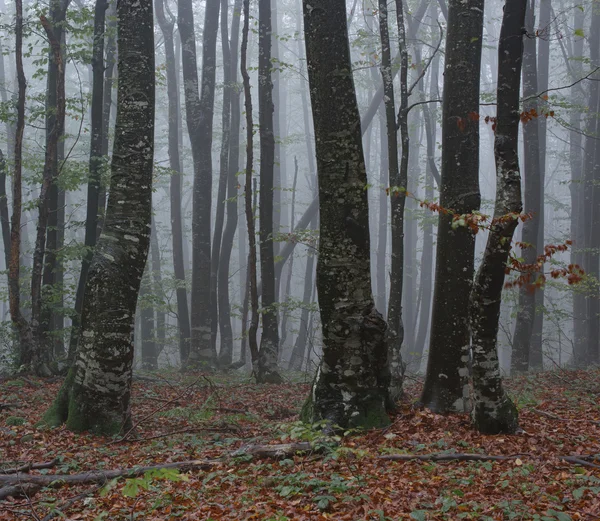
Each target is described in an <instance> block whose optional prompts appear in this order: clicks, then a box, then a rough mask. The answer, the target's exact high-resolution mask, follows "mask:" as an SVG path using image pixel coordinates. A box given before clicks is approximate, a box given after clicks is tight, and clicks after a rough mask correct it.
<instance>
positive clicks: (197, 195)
mask: <svg viewBox="0 0 600 521" xmlns="http://www.w3.org/2000/svg"><path fill="white" fill-rule="evenodd" d="M219 8H220V0H208V1H207V3H206V9H205V17H204V31H203V34H202V84H201V91H199V89H198V71H197V65H196V38H195V31H194V10H193V7H192V0H180V1H179V2H178V22H177V27H178V28H179V33H180V36H181V60H182V70H183V85H184V93H185V107H186V116H187V125H188V132H189V135H190V142H191V146H192V156H193V160H194V192H193V194H194V202H193V204H194V206H193V212H192V256H193V262H192V307H191V345H190V353H189V357H188V360H187V361H184V365H185V366H186V367H188V368H190V369H199V368H209V369H210V368H212V367H214V366H215V364H216V356H217V354H216V351H215V349H214V346H213V345H212V344H211V298H210V283H211V282H210V281H211V276H210V274H211V260H210V259H211V240H210V231H211V230H210V222H211V201H212V128H213V112H214V99H215V67H216V63H215V62H216V47H217V32H218V27H219Z"/></svg>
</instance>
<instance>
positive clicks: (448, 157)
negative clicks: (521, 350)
mask: <svg viewBox="0 0 600 521" xmlns="http://www.w3.org/2000/svg"><path fill="white" fill-rule="evenodd" d="M482 29H483V0H466V1H463V0H450V2H449V8H448V35H447V37H446V62H445V71H444V102H443V109H442V110H443V123H442V175H441V186H440V204H441V206H442V207H443V208H445V209H447V210H448V211H450V212H452V213H454V214H458V215H463V214H469V213H472V212H473V211H476V210H478V209H479V205H480V200H481V196H480V193H479V118H478V115H479V77H480V64H481V38H482ZM452 213H449V214H447V213H444V212H442V213H440V216H439V225H438V243H437V255H436V269H435V285H434V297H433V298H434V300H433V312H432V326H431V339H430V345H429V360H428V364H427V374H426V378H425V386H424V389H423V394H422V396H421V400H422V402H423V403H424V405H425V406H426V407H428V408H429V409H431V410H433V411H435V412H448V411H455V412H466V411H468V410H469V409H470V404H469V387H468V382H467V377H468V361H469V343H470V338H469V320H468V308H469V294H470V292H471V284H472V280H473V275H474V255H475V236H474V235H473V232H472V231H471V230H470V229H469V228H468V227H466V226H460V225H459V226H456V223H454V221H453V216H452Z"/></svg>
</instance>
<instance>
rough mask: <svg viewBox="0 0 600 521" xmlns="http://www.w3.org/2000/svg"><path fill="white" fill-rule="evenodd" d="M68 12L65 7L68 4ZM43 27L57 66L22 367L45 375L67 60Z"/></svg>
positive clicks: (51, 80) (52, 70) (56, 16)
mask: <svg viewBox="0 0 600 521" xmlns="http://www.w3.org/2000/svg"><path fill="white" fill-rule="evenodd" d="M61 8H62V6H60V5H58V4H55V5H54V6H53V9H57V10H58V11H56V12H53V14H52V18H53V20H54V21H57V22H58V21H60V20H62V19H64V12H62V13H61V11H60V10H61ZM65 11H66V6H65ZM40 20H41V22H42V26H43V27H44V30H45V31H46V35H47V37H48V40H49V43H50V53H51V56H52V60H53V61H54V64H55V67H53V66H49V75H48V96H47V98H48V103H47V108H48V109H49V110H53V112H54V115H53V116H50V115H49V116H48V117H47V120H46V124H47V130H46V132H47V135H46V151H45V156H44V171H43V174H42V186H41V189H40V195H39V199H38V223H37V230H36V241H35V249H34V252H33V264H32V269H31V325H30V326H28V327H31V339H32V341H31V342H29V343H28V344H27V346H22V350H21V364H20V365H21V366H24V367H25V368H27V369H28V370H30V371H32V372H34V373H36V374H38V375H42V376H47V375H49V374H50V369H49V367H48V363H49V362H50V346H49V345H48V341H47V338H46V335H45V329H46V327H47V324H43V322H42V320H43V319H44V318H46V320H49V317H48V316H46V317H44V313H43V302H42V279H43V272H44V259H45V256H46V233H47V231H48V220H49V213H50V211H49V210H50V208H49V206H50V198H49V191H50V187H51V185H52V184H53V183H55V181H56V175H57V173H58V141H59V139H60V138H61V137H62V135H63V133H64V125H65V77H64V63H63V60H62V56H61V50H60V36H57V35H56V34H55V32H54V30H53V27H52V25H51V23H50V21H48V19H47V18H46V17H45V16H43V15H42V16H41V17H40ZM56 195H57V197H56V200H55V202H56V204H57V206H58V191H57V192H56ZM45 326H46V327H45Z"/></svg>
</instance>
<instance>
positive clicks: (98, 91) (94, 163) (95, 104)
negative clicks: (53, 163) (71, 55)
mask: <svg viewBox="0 0 600 521" xmlns="http://www.w3.org/2000/svg"><path fill="white" fill-rule="evenodd" d="M107 9H108V3H107V1H106V0H96V7H95V10H94V44H93V48H92V103H91V121H90V129H91V132H90V161H89V172H90V174H89V181H88V187H87V206H86V219H85V239H84V245H85V250H84V255H83V259H82V260H81V271H80V273H79V282H78V283H77V293H76V294H75V313H74V315H73V317H72V324H71V339H70V344H69V356H68V358H69V360H70V361H72V360H74V358H75V354H76V351H77V343H78V341H79V335H80V333H81V331H80V326H81V309H82V306H83V294H84V291H85V284H86V281H87V275H88V272H89V269H90V262H91V261H92V257H93V254H94V248H95V246H96V241H97V239H98V236H99V231H98V226H99V225H98V220H99V219H98V213H99V212H100V211H102V213H103V214H104V207H102V208H100V206H99V205H100V191H101V184H102V179H101V177H102V169H103V166H104V154H103V152H104V150H103V149H104V145H105V141H107V140H108V137H107V134H106V133H105V131H106V132H108V125H106V127H105V122H104V117H105V114H104V70H105V66H104V36H105V25H106V24H105V22H106V10H107ZM109 110H110V109H109Z"/></svg>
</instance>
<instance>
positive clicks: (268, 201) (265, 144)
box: [255, 0, 282, 383]
mask: <svg viewBox="0 0 600 521" xmlns="http://www.w3.org/2000/svg"><path fill="white" fill-rule="evenodd" d="M271 33H272V27H271V0H259V2H258V106H259V115H258V118H259V135H260V189H259V222H260V227H259V237H260V278H261V281H262V298H261V316H262V336H261V341H260V351H259V357H258V365H257V368H256V375H255V376H256V380H257V382H259V383H281V382H282V379H281V376H280V375H279V372H278V369H277V360H278V353H279V328H278V325H277V309H276V306H277V293H276V287H275V253H274V246H273V213H274V208H273V200H274V189H275V187H274V167H275V135H274V132H273V80H272V73H271V67H272V66H273V65H272V63H271Z"/></svg>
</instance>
